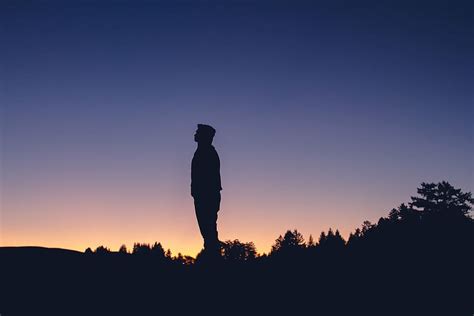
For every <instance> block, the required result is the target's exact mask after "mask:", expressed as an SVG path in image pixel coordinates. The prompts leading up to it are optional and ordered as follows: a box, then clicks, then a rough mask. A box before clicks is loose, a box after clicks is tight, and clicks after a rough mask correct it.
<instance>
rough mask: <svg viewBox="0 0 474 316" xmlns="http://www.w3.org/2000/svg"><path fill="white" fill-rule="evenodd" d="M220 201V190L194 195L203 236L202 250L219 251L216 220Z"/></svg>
mask: <svg viewBox="0 0 474 316" xmlns="http://www.w3.org/2000/svg"><path fill="white" fill-rule="evenodd" d="M220 203H221V194H220V192H217V193H213V194H206V195H199V196H195V197H194V208H195V210H196V217H197V220H198V224H199V230H200V231H201V235H202V237H203V238H204V250H206V251H211V252H217V251H219V239H218V237H217V223H216V222H217V212H218V211H219V208H220Z"/></svg>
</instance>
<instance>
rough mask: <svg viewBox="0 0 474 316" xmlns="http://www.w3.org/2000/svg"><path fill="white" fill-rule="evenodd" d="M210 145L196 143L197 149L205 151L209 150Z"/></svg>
mask: <svg viewBox="0 0 474 316" xmlns="http://www.w3.org/2000/svg"><path fill="white" fill-rule="evenodd" d="M211 147H212V143H198V149H206V148H211Z"/></svg>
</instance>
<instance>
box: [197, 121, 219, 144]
mask: <svg viewBox="0 0 474 316" xmlns="http://www.w3.org/2000/svg"><path fill="white" fill-rule="evenodd" d="M197 126H198V128H197V131H196V134H194V141H195V142H197V143H199V144H209V145H210V144H212V140H213V139H214V135H215V134H216V130H215V129H214V127H212V126H210V125H206V124H198V125H197Z"/></svg>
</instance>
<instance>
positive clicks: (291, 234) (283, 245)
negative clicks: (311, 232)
mask: <svg viewBox="0 0 474 316" xmlns="http://www.w3.org/2000/svg"><path fill="white" fill-rule="evenodd" d="M304 247H305V243H304V238H303V235H302V234H301V233H300V232H298V230H296V229H295V230H293V231H291V230H287V231H286V233H285V235H284V236H283V237H282V236H281V235H280V236H278V238H277V239H276V240H275V244H274V245H273V246H272V251H271V252H272V253H273V254H275V253H278V252H286V251H293V250H296V249H301V248H304Z"/></svg>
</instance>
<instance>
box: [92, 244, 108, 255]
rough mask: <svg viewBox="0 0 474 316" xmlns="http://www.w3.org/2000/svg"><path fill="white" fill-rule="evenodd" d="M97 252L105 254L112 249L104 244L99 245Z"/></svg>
mask: <svg viewBox="0 0 474 316" xmlns="http://www.w3.org/2000/svg"><path fill="white" fill-rule="evenodd" d="M94 252H95V253H96V254H99V255H104V254H108V253H110V249H109V248H107V247H104V246H99V247H97V248H96V249H95V251H94Z"/></svg>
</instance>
